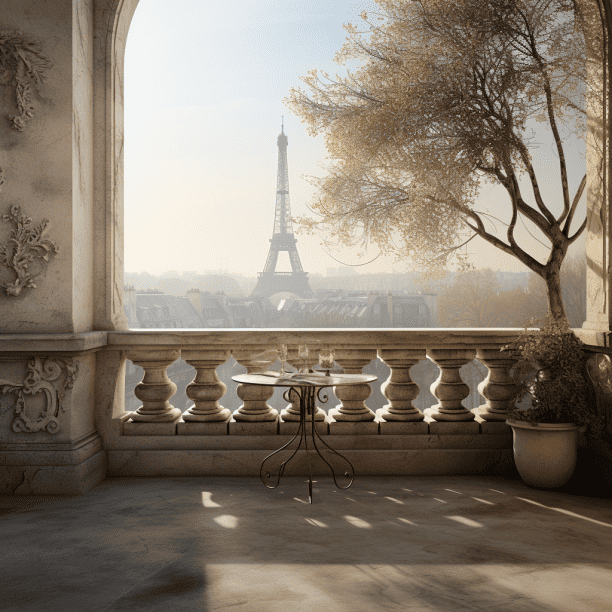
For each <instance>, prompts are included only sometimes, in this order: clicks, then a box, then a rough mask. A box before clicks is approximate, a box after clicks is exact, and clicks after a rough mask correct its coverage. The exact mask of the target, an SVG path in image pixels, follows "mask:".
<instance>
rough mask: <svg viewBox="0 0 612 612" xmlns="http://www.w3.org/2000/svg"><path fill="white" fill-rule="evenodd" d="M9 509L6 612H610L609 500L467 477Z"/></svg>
mask: <svg viewBox="0 0 612 612" xmlns="http://www.w3.org/2000/svg"><path fill="white" fill-rule="evenodd" d="M307 500H308V496H307V485H306V483H305V479H304V478H291V479H289V478H287V479H285V480H284V481H281V486H280V487H279V488H278V489H276V490H274V491H272V490H268V489H266V488H264V486H263V485H262V484H261V483H260V481H259V480H255V479H246V478H240V479H238V478H236V479H231V478H141V479H138V478H109V479H107V480H105V481H104V482H103V483H102V484H100V485H99V486H97V487H96V488H95V489H93V490H92V491H91V492H89V493H88V494H87V495H84V496H79V497H54V496H46V497H44V496H36V497H18V496H3V497H0V535H1V541H2V555H1V559H0V576H1V580H0V584H1V585H2V586H1V588H0V610H6V611H17V610H19V611H20V612H22V611H23V612H24V611H32V612H47V611H49V612H51V611H56V610H57V611H62V612H70V611H74V612H84V611H87V612H103V611H104V612H111V611H113V612H119V611H121V612H127V611H130V612H136V611H138V612H140V611H143V612H144V611H147V612H158V611H159V612H161V611H163V612H173V611H181V612H182V611H187V610H199V611H211V610H222V611H223V612H230V611H240V612H259V611H262V612H277V611H278V612H281V611H283V612H294V611H295V612H298V611H302V610H304V611H306V610H308V611H314V612H336V611H346V612H376V611H378V610H401V611H415V612H416V611H419V612H420V611H434V610H435V611H438V610H444V611H449V612H461V611H464V610H466V611H467V610H483V611H484V610H486V611H495V612H502V611H503V612H531V611H534V612H536V611H537V612H564V611H567V612H581V611H583V610H584V611H587V610H588V611H597V612H599V611H602V612H603V611H608V610H612V502H611V501H610V500H609V499H599V498H595V497H586V496H579V495H576V494H572V492H567V491H540V490H536V489H530V488H529V487H527V486H525V485H523V484H522V483H521V482H520V481H518V480H511V479H500V478H493V477H486V476H485V477H481V476H477V477H471V476H435V477H425V476H407V477H388V478H375V477H361V478H360V477H357V479H356V481H355V483H354V484H353V486H352V487H351V488H350V489H348V490H347V491H339V490H336V489H335V487H334V486H333V483H332V482H330V479H328V478H319V479H318V482H317V483H316V484H315V486H314V503H313V504H312V505H309V504H308V503H307Z"/></svg>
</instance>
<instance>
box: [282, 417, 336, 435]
mask: <svg viewBox="0 0 612 612" xmlns="http://www.w3.org/2000/svg"><path fill="white" fill-rule="evenodd" d="M299 426H300V423H299V421H280V422H279V424H278V434H279V435H280V436H283V435H290V436H293V435H295V434H296V433H297V432H298V428H299ZM315 428H316V431H317V433H318V434H319V435H321V436H326V435H329V417H326V419H325V420H324V421H315ZM306 433H307V434H308V435H311V434H312V423H311V422H310V421H307V422H306Z"/></svg>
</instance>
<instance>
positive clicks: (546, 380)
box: [502, 315, 602, 430]
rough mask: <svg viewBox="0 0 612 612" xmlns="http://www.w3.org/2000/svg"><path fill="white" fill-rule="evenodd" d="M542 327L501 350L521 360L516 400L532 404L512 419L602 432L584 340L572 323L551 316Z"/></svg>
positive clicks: (527, 331)
mask: <svg viewBox="0 0 612 612" xmlns="http://www.w3.org/2000/svg"><path fill="white" fill-rule="evenodd" d="M532 323H534V322H532ZM541 323H543V325H542V326H541V327H540V328H539V329H537V330H533V329H524V330H523V331H522V332H521V334H520V336H519V337H518V338H517V339H516V340H515V341H514V342H513V343H511V344H509V345H507V346H505V347H504V348H503V349H502V350H510V351H512V352H513V353H514V354H516V355H517V356H518V357H519V361H518V363H517V364H516V366H515V367H514V369H513V372H512V376H513V379H514V382H515V384H516V385H517V393H516V400H517V401H521V400H522V399H524V398H528V399H531V405H530V406H529V407H528V408H526V409H525V410H521V409H515V410H514V411H513V412H511V413H510V414H509V417H510V418H511V419H517V420H521V421H528V422H529V423H575V424H577V425H590V426H591V427H592V428H593V429H594V430H600V429H601V427H602V423H601V420H600V418H599V416H598V414H597V404H596V400H595V394H594V390H593V387H592V385H591V382H590V380H589V378H588V376H587V371H586V353H585V351H584V349H583V343H582V341H581V340H580V339H579V338H578V337H577V336H576V335H575V334H574V333H573V332H572V331H571V329H570V327H569V324H568V322H567V320H555V319H553V318H552V317H551V316H550V315H546V316H545V317H544V319H543V320H542V321H541Z"/></svg>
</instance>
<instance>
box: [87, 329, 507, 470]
mask: <svg viewBox="0 0 612 612" xmlns="http://www.w3.org/2000/svg"><path fill="white" fill-rule="evenodd" d="M516 331H517V330H482V329H481V330H440V329H436V330H432V329H426V330H334V331H322V330H301V331H270V330H248V331H238V330H233V331H225V330H224V331H223V332H219V331H209V330H201V331H193V330H180V331H178V330H163V331H161V330H133V331H126V332H111V333H108V335H107V338H108V339H107V346H106V347H105V350H104V351H103V353H102V354H103V355H106V357H105V359H107V362H106V364H107V366H106V367H107V368H108V369H109V372H112V373H111V374H110V381H109V378H108V377H107V376H105V377H104V389H100V393H102V394H106V396H105V398H104V399H102V400H101V402H100V403H101V405H103V406H107V410H106V411H104V412H103V413H100V414H98V416H97V426H98V430H99V431H100V433H101V435H102V437H103V439H104V447H105V449H106V451H107V457H108V475H110V476H137V475H138V476H145V475H148V476H154V475H156V476H160V475H168V476H178V475H181V476H195V475H198V476H199V475H207V476H224V475H226V476H255V475H258V474H259V465H260V463H261V460H263V458H264V457H265V456H266V455H267V454H269V453H270V452H271V451H272V450H275V449H277V448H279V447H280V446H282V445H283V444H286V443H287V442H289V441H290V439H291V437H292V435H293V434H295V432H296V431H297V423H296V420H297V416H296V412H297V409H296V406H291V405H287V404H286V402H285V404H286V408H285V409H284V410H281V414H280V415H279V411H277V410H275V409H273V408H272V407H271V406H270V405H269V404H268V401H269V400H270V398H271V397H272V394H273V389H271V388H263V387H254V386H252V385H239V386H238V388H237V389H235V390H234V391H233V392H234V393H237V395H238V397H239V398H240V401H241V402H242V405H241V406H240V407H239V408H238V409H236V410H234V411H233V412H232V413H230V411H229V410H228V409H227V408H224V406H223V404H224V400H225V399H228V398H227V392H226V389H225V385H223V384H222V383H220V381H219V379H218V376H217V374H216V370H217V368H219V367H221V366H222V365H223V364H224V363H225V362H227V360H228V359H229V358H230V356H233V357H234V358H235V360H236V361H237V363H238V364H240V366H242V368H241V370H238V371H236V372H235V373H240V372H244V371H247V372H254V371H261V370H262V369H265V368H267V367H268V366H269V364H270V363H272V362H273V361H275V359H276V347H277V346H278V344H280V343H284V344H287V345H288V347H289V363H290V364H292V365H298V363H297V352H296V350H297V345H298V344H302V343H304V344H308V345H309V346H310V347H311V358H310V361H309V362H308V363H307V365H309V366H314V365H315V364H316V363H317V354H316V348H317V346H321V345H324V344H325V345H329V346H333V347H334V348H335V350H336V362H337V364H338V365H339V366H340V367H342V368H343V369H344V371H345V372H348V373H361V372H362V370H363V368H364V367H366V366H368V364H370V363H371V362H373V361H375V360H376V359H378V358H380V359H381V360H382V361H383V362H384V363H385V364H386V365H387V366H388V367H389V368H390V376H389V379H388V380H387V381H385V383H384V384H383V386H382V393H383V395H382V396H379V399H378V400H377V401H378V402H379V403H377V404H375V403H373V401H372V398H371V397H370V396H371V393H372V389H371V386H370V385H360V386H359V387H358V388H351V389H348V388H345V389H342V388H341V387H338V388H336V389H334V391H335V396H333V394H329V395H330V399H331V401H330V402H328V403H330V404H333V405H332V406H331V410H329V409H328V410H327V413H325V411H320V412H319V417H318V418H320V419H321V421H320V422H318V424H317V431H318V432H319V433H320V434H321V435H323V436H325V437H326V439H327V440H328V441H329V443H330V444H331V445H332V447H333V448H335V449H337V450H341V451H342V452H343V453H344V454H346V456H347V457H348V458H349V460H350V461H351V462H352V463H353V464H354V466H355V469H356V471H357V473H359V474H362V475H366V474H367V475H391V474H451V473H454V474H461V473H463V474H474V473H504V472H507V471H508V470H512V469H513V468H512V466H513V462H512V434H511V430H510V428H509V426H508V425H506V423H505V419H506V411H507V410H508V409H509V408H510V407H511V404H512V402H511V397H510V396H511V384H510V379H509V377H508V371H509V369H510V367H511V366H512V364H513V363H514V362H513V361H512V359H510V358H509V357H508V355H507V354H506V353H502V352H500V351H499V349H500V347H501V346H503V345H504V344H506V343H507V342H509V341H511V340H512V338H513V337H514V336H515V335H516ZM123 355H124V356H125V357H126V358H127V359H129V360H131V361H132V362H133V363H134V364H136V365H140V366H142V367H143V368H144V378H143V381H142V382H141V383H139V384H138V385H137V386H136V389H135V394H136V396H137V397H139V398H140V399H141V400H142V405H141V406H140V407H139V408H138V409H137V410H135V411H132V412H128V411H122V410H121V409H120V408H119V406H118V402H117V394H116V392H115V389H116V388H117V386H119V385H120V384H121V383H120V382H118V376H119V374H120V371H121V368H122V365H123V361H122V359H123V357H122V356H123ZM179 357H182V359H184V360H185V361H186V362H187V363H188V364H190V365H193V366H194V367H195V378H194V380H193V381H192V382H191V384H190V385H189V386H188V387H187V395H188V396H189V397H190V398H191V399H192V400H193V402H192V406H191V408H189V409H188V410H186V411H185V412H183V413H182V414H181V410H179V409H177V408H175V407H173V406H172V395H173V393H174V390H175V386H174V385H173V384H172V383H171V382H170V381H169V380H168V378H167V375H166V372H167V369H168V368H169V367H170V366H171V365H172V364H173V363H174V362H175V361H176V360H178V359H179ZM475 358H478V359H479V361H480V362H481V363H482V364H484V365H485V366H486V367H487V368H488V371H489V376H488V378H487V380H486V381H484V382H483V383H482V384H481V387H480V389H481V392H482V394H483V395H484V396H485V397H488V398H490V399H489V400H487V401H486V402H485V403H483V405H482V406H480V407H477V408H475V409H474V410H473V411H469V410H467V409H466V408H465V407H464V405H463V404H462V401H463V400H465V398H466V397H467V396H468V394H469V393H470V389H469V386H468V385H467V384H465V383H464V382H463V381H462V379H461V372H460V370H461V368H462V366H464V365H466V364H468V363H470V362H471V361H472V360H474V359H475ZM426 359H428V360H430V361H433V362H435V363H436V365H437V366H438V367H439V368H440V372H441V374H440V376H439V377H438V380H437V381H436V382H435V383H434V384H433V385H432V392H433V394H434V395H435V396H436V397H441V398H442V399H441V400H439V401H438V400H436V399H435V398H434V397H433V396H431V395H430V397H432V399H433V400H434V402H436V403H434V404H433V405H431V406H428V407H427V409H426V410H424V411H423V412H422V411H420V410H418V409H417V408H416V407H415V403H414V402H415V400H417V397H419V394H420V391H419V388H418V385H417V384H416V383H415V382H414V381H413V380H412V379H411V376H410V369H411V368H412V367H413V366H415V365H416V364H418V363H419V362H422V361H423V360H426ZM113 373H114V374H113ZM109 382H111V383H112V384H109ZM109 390H112V393H109ZM421 391H422V390H421ZM428 395H429V394H428ZM334 398H335V399H334ZM380 398H381V399H382V401H381V399H380ZM232 404H234V402H232ZM110 406H114V413H111V412H110V411H109V408H110ZM323 407H324V408H326V407H325V406H323ZM324 467H325V466H324V465H323V464H321V465H320V466H319V468H320V469H324ZM305 468H306V466H305V462H304V461H303V453H302V451H300V453H298V456H297V457H296V460H295V461H294V462H293V463H292V464H290V465H289V466H288V468H287V469H288V470H289V472H288V473H289V474H292V473H293V474H303V473H305V472H304V470H305Z"/></svg>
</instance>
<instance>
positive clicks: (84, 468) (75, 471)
mask: <svg viewBox="0 0 612 612" xmlns="http://www.w3.org/2000/svg"><path fill="white" fill-rule="evenodd" d="M106 476H107V451H105V450H101V451H100V452H98V453H96V454H95V455H93V456H92V457H90V458H89V459H87V460H85V461H83V462H82V463H79V464H78V465H27V466H12V465H11V466H0V494H2V495H80V494H83V493H86V492H87V491H89V490H90V489H92V488H93V487H95V486H96V485H97V484H99V483H100V482H102V481H103V480H104V479H105V478H106Z"/></svg>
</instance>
